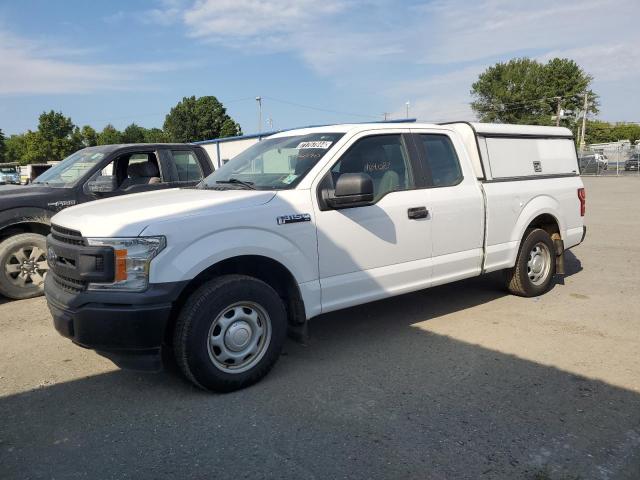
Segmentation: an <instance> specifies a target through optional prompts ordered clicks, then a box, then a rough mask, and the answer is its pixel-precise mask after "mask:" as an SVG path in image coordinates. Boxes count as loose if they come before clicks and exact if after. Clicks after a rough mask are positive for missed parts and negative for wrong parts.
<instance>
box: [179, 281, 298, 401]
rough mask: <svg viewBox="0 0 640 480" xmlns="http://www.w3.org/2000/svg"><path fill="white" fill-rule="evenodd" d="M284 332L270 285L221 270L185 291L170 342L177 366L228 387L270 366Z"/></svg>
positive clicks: (205, 383) (203, 382)
mask: <svg viewBox="0 0 640 480" xmlns="http://www.w3.org/2000/svg"><path fill="white" fill-rule="evenodd" d="M286 332H287V313H286V310H285V306H284V303H283V302H282V300H281V299H280V297H279V296H278V294H277V293H276V291H275V290H274V289H273V288H271V287H270V286H269V285H267V284H266V283H264V282H263V281H261V280H258V279H256V278H253V277H249V276H245V275H225V276H222V277H218V278H215V279H213V280H211V281H209V282H207V283H205V284H204V285H202V286H201V287H200V288H198V289H197V290H196V291H195V292H194V293H193V294H192V295H191V296H190V297H189V299H188V300H187V302H186V303H185V305H184V306H183V308H182V310H181V311H180V314H179V316H178V320H177V323H176V327H175V331H174V336H173V347H174V350H175V355H176V361H177V363H178V366H179V367H180V370H181V371H182V373H183V374H184V375H185V377H187V379H189V380H190V381H191V382H192V383H193V384H194V385H196V386H198V387H200V388H203V389H205V390H210V391H214V392H231V391H234V390H238V389H241V388H244V387H247V386H249V385H252V384H254V383H256V382H257V381H258V380H260V379H261V378H262V377H264V376H265V375H266V374H267V373H268V372H269V370H271V368H272V367H273V365H274V364H275V362H276V360H277V359H278V357H279V356H280V351H281V350H282V345H283V343H284V339H285V336H286ZM247 339H248V340H247ZM252 352H253V353H252Z"/></svg>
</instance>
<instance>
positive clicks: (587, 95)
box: [580, 93, 589, 150]
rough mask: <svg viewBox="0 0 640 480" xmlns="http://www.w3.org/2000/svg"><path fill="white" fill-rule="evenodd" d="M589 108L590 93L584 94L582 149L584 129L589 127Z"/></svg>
mask: <svg viewBox="0 0 640 480" xmlns="http://www.w3.org/2000/svg"><path fill="white" fill-rule="evenodd" d="M587 108H589V94H588V93H585V94H584V111H583V114H582V132H580V150H584V131H585V130H586V129H587Z"/></svg>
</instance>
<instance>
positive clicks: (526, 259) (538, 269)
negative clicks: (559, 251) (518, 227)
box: [506, 228, 556, 297]
mask: <svg viewBox="0 0 640 480" xmlns="http://www.w3.org/2000/svg"><path fill="white" fill-rule="evenodd" d="M555 273H556V254H555V248H554V245H553V241H552V240H551V237H550V236H549V234H548V233H547V232H546V231H544V230H542V229H540V228H536V229H532V230H527V231H526V232H525V235H524V238H523V240H522V243H521V244H520V250H519V251H518V258H517V260H516V265H515V267H514V268H511V269H509V270H507V278H506V282H507V289H508V290H509V291H510V292H511V293H512V294H514V295H518V296H520V297H537V296H538V295H542V294H544V293H546V292H547V291H548V290H549V288H550V287H551V282H552V281H553V276H554V275H555Z"/></svg>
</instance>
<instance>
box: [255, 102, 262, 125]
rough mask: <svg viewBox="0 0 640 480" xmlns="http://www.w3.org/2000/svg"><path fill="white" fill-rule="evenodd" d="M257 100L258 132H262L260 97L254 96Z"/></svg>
mask: <svg viewBox="0 0 640 480" xmlns="http://www.w3.org/2000/svg"><path fill="white" fill-rule="evenodd" d="M256 102H258V133H262V97H256Z"/></svg>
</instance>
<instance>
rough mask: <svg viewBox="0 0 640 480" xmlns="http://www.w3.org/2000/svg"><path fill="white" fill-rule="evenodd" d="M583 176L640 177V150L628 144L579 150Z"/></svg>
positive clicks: (613, 144)
mask: <svg viewBox="0 0 640 480" xmlns="http://www.w3.org/2000/svg"><path fill="white" fill-rule="evenodd" d="M578 165H579V167H580V174H581V175H597V176H622V175H627V176H628V175H638V176H640V149H638V146H635V145H631V144H629V143H627V142H620V143H612V144H608V145H591V146H587V147H586V148H585V149H584V150H578Z"/></svg>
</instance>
